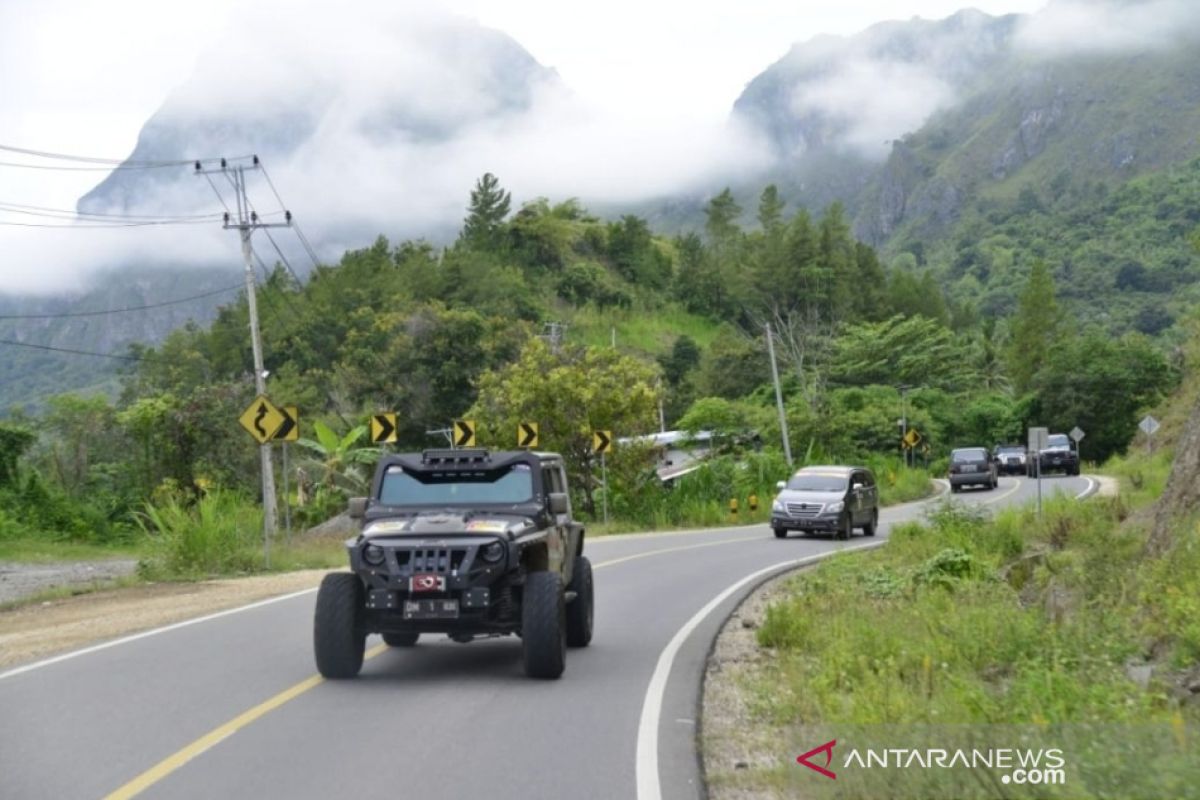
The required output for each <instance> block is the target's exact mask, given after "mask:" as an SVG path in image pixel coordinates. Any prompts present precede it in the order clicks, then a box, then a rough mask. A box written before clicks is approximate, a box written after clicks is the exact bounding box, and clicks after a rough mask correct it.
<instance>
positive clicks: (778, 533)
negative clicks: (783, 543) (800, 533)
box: [774, 528, 787, 539]
mask: <svg viewBox="0 0 1200 800" xmlns="http://www.w3.org/2000/svg"><path fill="white" fill-rule="evenodd" d="M774 530H775V538H776V539H786V538H787V528H775V529H774Z"/></svg>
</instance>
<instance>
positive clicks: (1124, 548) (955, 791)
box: [715, 461, 1200, 798]
mask: <svg viewBox="0 0 1200 800" xmlns="http://www.w3.org/2000/svg"><path fill="white" fill-rule="evenodd" d="M1141 469H1143V470H1144V474H1145V475H1146V476H1147V477H1146V478H1145V479H1144V480H1145V481H1146V483H1144V484H1143V486H1144V487H1145V486H1146V484H1155V483H1156V482H1157V481H1158V480H1159V476H1160V473H1161V468H1160V465H1159V464H1158V462H1156V461H1152V462H1150V463H1148V464H1146V465H1144V466H1143V467H1141ZM1128 502H1129V501H1128V499H1111V500H1109V499H1105V500H1090V501H1086V502H1083V503H1080V502H1078V501H1074V500H1069V499H1065V498H1062V497H1059V498H1056V499H1054V500H1052V501H1050V502H1049V503H1047V505H1046V512H1045V515H1044V516H1043V517H1042V518H1040V519H1039V518H1038V517H1037V515H1036V513H1035V512H1034V511H1033V510H1031V509H1029V508H1024V509H1017V510H1008V511H1004V512H1001V513H999V514H997V515H996V516H995V517H989V516H987V515H986V513H985V512H978V511H972V510H969V509H967V508H966V507H964V506H961V505H959V504H955V503H953V502H947V503H943V504H941V505H940V506H939V507H938V510H936V511H934V512H933V513H931V515H930V517H929V519H928V520H927V521H926V522H925V523H924V524H908V525H903V526H900V527H899V528H897V529H894V530H893V532H892V535H891V538H890V540H889V545H888V547H886V548H884V549H882V550H878V551H872V552H870V553H864V554H856V555H853V556H847V557H840V558H835V559H832V560H830V561H828V562H824V563H823V564H822V565H820V566H819V567H817V568H815V569H813V570H811V571H808V572H805V573H803V574H800V575H798V576H796V577H793V578H791V579H789V581H788V583H787V584H786V586H785V591H784V597H783V599H781V600H779V601H777V602H775V603H773V604H772V605H771V606H770V607H769V609H768V611H767V614H766V619H765V622H764V624H763V625H762V627H761V628H760V629H759V631H758V633H757V637H758V643H759V645H760V647H761V648H762V652H763V654H764V655H766V656H767V657H766V658H765V659H763V660H762V661H761V662H759V663H760V666H759V667H757V668H756V669H755V670H754V671H752V672H751V673H750V674H749V677H748V678H747V679H746V683H745V689H746V691H747V692H748V695H749V696H750V697H751V698H752V700H751V711H752V714H753V717H754V720H755V730H756V735H758V736H759V738H761V739H762V740H764V741H771V742H776V743H778V744H779V746H780V747H781V754H780V755H781V756H782V755H785V754H787V753H791V757H792V758H793V759H794V757H795V754H796V753H799V752H804V750H807V749H809V748H811V747H812V746H814V744H815V743H820V742H823V741H826V740H827V739H826V738H821V737H822V736H826V735H828V737H829V738H833V737H840V738H841V740H842V741H844V742H854V743H856V744H855V746H860V747H865V746H875V747H889V746H890V747H910V746H917V745H918V744H920V743H927V744H929V746H941V747H945V746H953V745H954V744H955V743H958V744H963V743H975V744H978V743H979V742H992V743H993V744H995V746H1015V745H1014V742H1013V740H1014V738H1015V739H1019V740H1020V741H1025V742H1027V743H1035V744H1036V746H1060V747H1065V748H1066V749H1067V754H1068V758H1067V760H1068V765H1067V769H1068V777H1069V781H1070V783H1069V786H1068V788H1069V791H1066V792H1060V791H1054V792H1050V793H1049V794H1046V793H1042V794H1039V793H1037V792H1030V791H1028V790H1025V791H1022V790H1020V789H1016V788H1012V789H1011V790H1006V793H1005V794H1004V795H1003V796H1006V797H1045V796H1053V797H1067V796H1069V797H1183V796H1195V794H1196V792H1197V789H1196V787H1197V785H1200V783H1198V781H1200V759H1196V758H1195V750H1194V749H1193V748H1192V747H1190V746H1187V745H1188V744H1189V742H1190V743H1191V744H1194V739H1195V737H1196V736H1197V735H1198V734H1200V731H1198V730H1197V728H1198V726H1200V706H1197V704H1196V703H1185V704H1181V703H1180V701H1179V700H1178V696H1177V694H1175V693H1174V692H1173V689H1172V687H1173V686H1175V685H1176V682H1177V681H1178V680H1179V679H1180V678H1181V676H1184V675H1186V674H1188V673H1187V670H1191V669H1196V668H1197V667H1200V600H1197V598H1200V531H1198V530H1197V528H1196V526H1194V525H1188V526H1185V527H1184V528H1182V529H1181V530H1180V531H1179V532H1178V537H1179V541H1178V543H1177V545H1176V547H1175V550H1174V551H1173V552H1172V553H1171V554H1170V556H1169V557H1167V558H1164V559H1156V560H1145V559H1144V558H1142V556H1141V553H1142V542H1143V538H1142V532H1141V531H1139V530H1137V529H1134V528H1130V527H1128V526H1122V525H1121V521H1122V520H1123V519H1125V517H1126V516H1127V514H1128V506H1127V503H1128ZM1148 657H1149V658H1152V660H1153V663H1154V665H1155V672H1154V677H1153V678H1152V679H1151V683H1150V685H1149V688H1142V687H1141V686H1139V685H1138V684H1137V683H1135V682H1134V681H1132V680H1131V679H1130V676H1129V674H1128V673H1127V668H1126V667H1127V664H1130V663H1143V662H1144V661H1145V660H1146V659H1147V658H1148ZM1189 737H1190V738H1189ZM1005 742H1007V744H1005ZM796 748H801V749H796ZM793 750H794V752H792V751H793ZM1139 758H1140V759H1143V764H1145V765H1150V764H1153V765H1154V766H1153V768H1147V769H1141V770H1137V769H1130V768H1128V765H1129V763H1130V761H1131V760H1133V761H1136V760H1137V759H1139ZM781 763H787V762H781ZM1123 765H1124V766H1123ZM790 766H791V765H789V768H787V769H785V768H783V767H771V768H763V769H753V770H750V771H742V772H739V773H738V774H736V775H729V774H727V775H721V774H718V775H716V776H715V780H716V781H717V783H721V782H725V783H727V784H729V785H734V786H738V787H741V788H743V789H746V788H749V789H757V790H761V791H765V790H768V789H769V790H771V791H780V790H782V789H786V791H789V792H804V793H805V794H806V796H817V797H822V796H838V797H845V796H860V795H861V796H887V797H928V798H941V797H991V796H1000V795H997V794H995V788H994V787H993V785H992V784H989V783H986V782H983V783H981V782H979V781H978V780H976V778H977V777H978V776H975V777H974V778H972V777H970V776H967V777H964V776H962V775H954V774H951V773H940V772H939V773H923V772H920V771H916V770H908V771H901V772H897V771H867V770H858V771H857V772H850V773H848V774H847V775H846V776H845V777H846V778H848V780H845V781H843V780H841V779H842V778H843V776H842V775H839V781H838V784H837V786H838V790H839V792H850V794H844V793H838V794H835V795H827V794H826V793H825V791H826V790H829V789H830V787H825V786H824V785H822V784H819V783H816V782H814V781H811V780H809V776H808V775H805V774H801V773H804V772H805V771H804V770H799V771H797V770H794V769H791V768H790ZM1181 787H1186V788H1181Z"/></svg>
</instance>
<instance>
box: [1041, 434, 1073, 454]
mask: <svg viewBox="0 0 1200 800" xmlns="http://www.w3.org/2000/svg"><path fill="white" fill-rule="evenodd" d="M1070 446H1071V440H1070V439H1068V438H1067V435H1066V434H1065V433H1056V434H1054V435H1053V436H1051V437H1049V438H1048V439H1046V449H1047V450H1055V449H1058V448H1063V447H1067V448H1069V447H1070Z"/></svg>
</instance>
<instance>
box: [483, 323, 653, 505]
mask: <svg viewBox="0 0 1200 800" xmlns="http://www.w3.org/2000/svg"><path fill="white" fill-rule="evenodd" d="M657 386H658V376H657V372H656V370H655V369H654V368H653V367H651V366H650V365H648V364H647V363H646V362H644V361H641V360H638V359H635V358H631V357H629V356H625V355H622V354H621V353H619V352H617V351H615V350H612V349H611V348H598V347H585V348H581V347H564V348H562V349H561V350H560V351H559V352H557V353H555V352H552V351H551V350H550V347H549V346H548V345H547V344H546V343H545V342H543V341H541V340H540V339H533V340H530V341H529V342H528V343H527V344H526V345H525V347H524V348H523V349H522V351H521V354H520V356H519V357H518V358H517V360H516V361H514V362H512V363H510V364H508V365H506V366H504V367H501V368H499V369H496V370H491V371H488V372H486V373H484V374H483V375H481V376H480V378H479V396H478V399H477V400H476V403H475V405H474V407H473V408H472V409H471V411H470V414H471V415H472V416H473V417H474V418H475V419H476V420H478V421H479V423H480V427H481V429H482V430H481V434H482V436H481V439H480V441H481V442H482V443H485V444H491V443H496V444H498V445H500V446H502V447H503V446H507V445H508V443H509V442H511V441H513V437H514V436H515V435H516V434H515V431H516V430H517V426H518V425H519V424H520V423H521V422H526V421H537V422H538V424H539V438H540V440H541V447H543V448H545V449H547V450H552V451H555V452H559V453H561V454H562V455H563V458H564V460H565V461H566V465H567V471H568V475H569V477H570V481H571V483H572V485H573V486H574V487H575V488H576V489H577V490H579V491H582V493H583V495H582V500H583V508H584V510H585V511H586V512H587V513H589V514H595V510H596V503H595V489H596V486H597V483H598V479H599V475H598V472H599V470H598V465H597V459H596V457H595V456H594V455H593V453H592V432H593V431H595V430H599V429H605V430H611V431H613V434H614V436H617V437H622V436H627V435H632V434H637V433H640V432H643V431H646V430H653V426H654V423H655V419H656V417H657V409H658V388H657ZM617 449H618V450H620V449H621V448H617Z"/></svg>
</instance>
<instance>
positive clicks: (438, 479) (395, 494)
mask: <svg viewBox="0 0 1200 800" xmlns="http://www.w3.org/2000/svg"><path fill="white" fill-rule="evenodd" d="M532 499H533V473H532V472H531V470H530V469H529V465H528V464H512V465H511V466H507V467H503V468H501V469H486V470H469V471H465V470H453V471H451V470H446V471H441V470H437V471H430V472H423V471H409V470H406V469H405V468H404V467H399V466H393V467H388V471H387V472H386V473H384V476H383V485H382V486H381V487H380V489H379V502H380V503H383V504H384V505H389V506H463V505H516V504H518V503H528V502H530V501H531V500H532Z"/></svg>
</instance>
